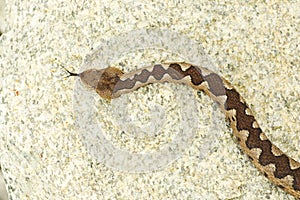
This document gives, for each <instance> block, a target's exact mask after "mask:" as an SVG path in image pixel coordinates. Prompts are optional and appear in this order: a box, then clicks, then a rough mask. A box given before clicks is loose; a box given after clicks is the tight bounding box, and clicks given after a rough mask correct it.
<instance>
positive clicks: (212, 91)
mask: <svg viewBox="0 0 300 200" xmlns="http://www.w3.org/2000/svg"><path fill="white" fill-rule="evenodd" d="M67 72H68V73H69V76H79V77H80V79H81V82H82V83H83V84H84V85H85V86H86V87H88V88H91V89H93V90H95V91H96V92H97V93H98V94H99V95H100V96H101V97H103V98H106V99H113V98H117V97H119V96H121V95H122V94H125V93H129V92H132V91H134V90H137V89H138V88H140V87H142V86H145V85H148V84H151V83H158V82H172V83H182V84H186V85H188V86H191V87H192V88H194V89H196V90H200V91H203V92H204V93H205V94H206V95H208V96H209V97H211V99H213V100H214V101H215V102H216V103H217V104H218V105H219V107H220V108H221V110H222V111H223V112H224V114H225V116H226V118H227V119H228V120H229V123H230V126H231V128H232V130H233V134H234V135H235V136H236V137H237V139H238V143H239V144H240V147H241V149H242V150H243V151H244V152H245V153H246V154H247V155H248V156H249V158H250V159H251V160H252V162H253V163H254V165H255V166H256V168H258V169H259V170H260V171H261V172H262V173H263V174H264V175H265V176H266V177H267V178H268V179H269V180H270V181H271V182H273V183H274V184H276V185H277V186H279V187H281V188H282V189H283V190H285V191H286V192H288V193H290V194H291V195H293V196H294V197H296V198H297V199H300V163H299V162H297V161H295V160H294V159H292V158H290V157H289V156H287V155H286V154H284V153H283V152H282V151H281V150H280V149H279V148H278V147H276V146H275V145H274V144H272V143H271V141H270V140H269V139H268V138H267V137H266V135H265V134H264V133H263V131H262V129H261V128H260V127H259V125H258V122H257V121H256V120H255V118H254V116H253V114H252V111H251V110H250V108H249V106H248V105H247V103H246V102H245V100H244V99H243V98H242V97H241V95H240V94H239V93H238V92H237V91H236V89H234V87H233V86H232V85H231V84H230V83H229V82H228V81H226V80H225V79H224V78H222V77H220V76H219V75H217V74H216V73H214V72H212V71H210V70H208V69H206V68H203V67H199V66H194V65H192V64H188V63H184V62H180V63H179V62H174V63H163V64H156V65H152V66H149V67H144V68H140V69H137V70H135V71H132V72H129V73H123V72H122V71H121V70H119V69H117V68H114V67H108V68H105V69H100V70H99V69H89V70H86V71H83V72H81V73H79V74H76V73H72V72H69V71H68V70H67Z"/></svg>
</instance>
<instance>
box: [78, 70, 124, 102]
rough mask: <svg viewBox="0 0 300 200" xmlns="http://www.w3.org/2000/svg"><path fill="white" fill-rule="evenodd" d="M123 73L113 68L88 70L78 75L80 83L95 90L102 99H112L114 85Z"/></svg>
mask: <svg viewBox="0 0 300 200" xmlns="http://www.w3.org/2000/svg"><path fill="white" fill-rule="evenodd" d="M122 74H123V72H122V71H121V70H119V69H117V68H115V67H108V68H105V69H89V70H86V71H83V72H81V73H79V77H80V79H81V82H82V83H83V84H84V85H85V86H86V87H88V88H91V89H93V90H95V91H96V92H97V93H98V94H99V95H100V96H101V97H102V98H105V99H112V98H114V97H113V92H114V90H115V85H116V84H117V82H118V81H119V80H120V76H121V75H122Z"/></svg>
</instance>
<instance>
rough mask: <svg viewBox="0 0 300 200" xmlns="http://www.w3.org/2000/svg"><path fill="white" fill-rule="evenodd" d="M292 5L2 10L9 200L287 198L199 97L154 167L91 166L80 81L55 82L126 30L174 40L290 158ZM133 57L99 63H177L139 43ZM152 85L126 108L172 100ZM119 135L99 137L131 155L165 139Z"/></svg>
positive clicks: (295, 7)
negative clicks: (181, 147)
mask: <svg viewBox="0 0 300 200" xmlns="http://www.w3.org/2000/svg"><path fill="white" fill-rule="evenodd" d="M299 8H300V6H299V3H298V2H297V1H294V2H293V1H290V2H282V3H278V2H273V1H263V2H260V3H257V2H256V1H247V2H244V3H240V1H218V2H217V3H216V2H212V1H202V2H201V3H195V2H193V1H175V0H174V1H152V2H151V3H149V1H134V2H131V1H130V2H129V1H85V0H78V1H57V0H54V1H47V0H43V1H42V0H40V1H39V0H35V1H34V0H31V1H9V2H7V5H6V11H7V15H6V19H7V20H6V24H4V30H5V31H4V34H3V35H2V36H1V37H0V44H1V49H0V59H1V69H2V70H1V71H0V73H1V85H0V91H1V92H0V97H1V98H0V127H1V136H0V146H1V147H2V149H1V164H2V169H3V174H4V178H5V180H6V186H7V188H8V193H9V197H10V199H74V198H76V199H293V197H291V196H290V195H288V194H286V193H285V192H284V191H282V190H281V189H279V188H277V187H276V186H274V185H272V184H271V183H270V182H269V181H268V180H267V179H266V178H265V177H264V176H263V175H262V174H261V173H259V172H258V171H257V170H256V169H255V168H254V166H253V165H252V164H251V162H250V161H249V160H248V158H247V157H246V156H245V155H244V154H243V153H242V152H241V151H240V149H239V147H238V146H237V143H236V141H235V139H234V138H233V136H232V134H231V130H230V129H229V127H228V126H227V125H226V123H225V120H224V117H223V116H222V115H221V114H220V112H219V111H215V110H218V109H217V107H216V105H214V104H212V103H211V101H210V100H209V98H207V97H205V96H204V95H200V98H198V97H197V105H198V107H199V113H200V115H201V116H200V119H199V124H200V125H199V127H200V128H199V131H198V132H197V133H196V136H195V139H194V141H193V143H192V145H191V146H190V148H188V149H186V151H185V153H184V155H183V156H182V157H180V158H179V159H177V160H176V161H175V162H173V163H172V164H170V165H169V166H167V167H165V168H164V169H163V170H160V171H157V172H152V173H127V172H122V171H116V170H113V169H110V168H108V167H107V166H105V165H104V164H102V163H99V162H97V160H96V159H95V158H93V157H92V156H91V155H90V154H89V152H88V150H87V149H86V147H85V146H84V144H83V141H82V135H81V134H80V133H79V132H78V129H77V128H76V126H74V124H75V122H76V116H75V114H74V109H73V102H74V99H73V89H74V88H75V85H76V84H79V83H78V80H75V79H63V77H64V76H65V74H64V71H63V69H62V68H61V67H60V65H63V66H65V67H66V68H68V69H70V70H72V71H75V72H77V71H79V70H80V69H83V67H84V66H83V65H84V63H86V61H85V58H86V56H87V55H88V54H91V53H92V52H93V51H94V50H95V49H97V47H98V46H99V45H100V44H103V42H104V41H105V40H109V39H110V38H112V37H115V36H117V35H119V34H122V33H125V32H130V31H133V30H140V29H142V30H143V29H149V28H160V29H167V30H171V31H175V32H177V33H180V34H181V35H183V36H185V37H188V38H190V39H191V40H193V41H196V42H197V43H198V44H199V45H202V46H203V48H204V51H205V52H206V54H207V56H208V57H209V58H210V59H211V61H212V63H214V69H216V70H217V72H218V73H219V74H221V75H222V76H224V77H225V78H226V79H228V80H229V81H231V82H232V83H233V85H235V86H236V88H237V89H238V91H239V92H240V93H241V94H242V95H243V96H244V97H245V99H246V100H247V102H248V103H249V105H250V107H251V108H252V109H253V111H254V114H255V116H256V118H257V120H258V122H259V123H260V125H261V127H262V129H263V130H265V132H266V134H267V136H268V137H269V138H270V139H271V141H273V142H274V143H275V144H276V145H277V146H279V147H280V148H281V149H282V150H283V151H284V152H288V155H290V156H291V157H293V158H295V159H296V160H298V161H300V155H299V146H300V145H299V144H300V140H299V132H300V123H299V121H300V118H299V113H300V96H299V95H300V88H299V85H300V77H299V74H300V68H299V55H300V47H299V38H300V36H299V33H300V32H299V29H300V27H299V26H300V16H299V13H300V11H299ZM119 45H120V46H122V42H120V44H119ZM120 48H121V47H120ZM122 48H123V47H122ZM131 48H132V47H130V46H128V47H127V48H124V49H125V50H124V54H123V55H121V56H120V57H119V58H114V59H115V60H114V59H111V60H109V59H110V58H108V57H107V58H105V55H101V56H102V57H104V58H105V59H107V63H108V64H113V65H115V66H116V67H119V68H122V69H124V70H127V71H129V70H130V69H133V68H135V67H139V66H140V64H141V63H143V64H144V63H148V62H159V61H162V60H164V59H168V60H172V59H178V57H181V58H183V59H185V58H186V56H187V55H184V51H183V50H181V52H182V54H181V55H177V56H178V57H177V56H175V55H173V54H172V53H174V52H167V51H165V50H162V51H161V52H159V51H158V50H157V49H156V50H155V49H154V50H153V51H152V52H153V53H152V54H149V52H148V53H147V52H146V53H145V52H144V51H145V49H146V48H145V47H144V46H143V47H142V48H141V49H140V50H137V49H131ZM189 48H190V47H189V46H186V47H184V48H182V49H189ZM111 51H112V52H113V51H117V49H111ZM158 52H159V53H158ZM89 59H93V58H89ZM105 62H106V61H103V63H104V64H105ZM104 64H103V65H104ZM160 87H161V86H158V87H157V86H151V87H149V88H148V89H147V88H146V89H141V90H140V91H138V92H137V93H135V94H132V95H136V96H135V99H133V100H132V104H131V106H134V105H137V104H141V105H142V109H144V110H145V111H146V110H147V107H146V106H145V105H147V103H148V102H149V101H150V102H151V100H152V99H151V98H152V96H154V98H153V99H156V100H155V101H158V102H165V101H168V100H169V101H172V98H169V99H168V96H167V97H166V96H165V95H161V96H163V98H165V99H161V100H160V99H159V98H161V97H160V96H155V95H156V93H159V92H157V91H161V90H162V94H167V93H168V89H167V90H164V87H162V89H161V88H160ZM170 87H172V86H170ZM178 92H180V91H178ZM172 95H173V93H172V94H171V95H170V96H169V97H172ZM132 97H133V96H132ZM145 97H147V98H145ZM95 98H98V97H96V96H95ZM149 98H150V99H149ZM157 99H158V100H157ZM98 100H99V101H102V100H100V99H99V98H98ZM155 101H154V102H155ZM100 103H102V104H104V103H107V102H100ZM91 106H94V105H91ZM133 109H134V108H133ZM136 112H137V111H136ZM135 114H137V113H135ZM174 118H175V117H174ZM145 119H147V117H145ZM172 119H173V117H170V118H169V119H168V120H170V121H172ZM112 120H113V119H112ZM107 123H110V122H107ZM215 129H217V130H218V131H217V132H215V133H214V135H210V134H209V133H211V132H213V130H215ZM119 132H120V133H121V134H119V135H118V134H116V133H117V132H114V134H112V135H109V134H107V137H108V138H110V139H111V141H113V142H114V144H116V145H119V147H120V148H127V149H129V150H131V151H141V150H143V148H145V149H147V150H149V149H150V150H151V148H154V147H155V148H157V147H159V144H160V143H164V142H166V141H168V139H169V138H168V134H165V135H161V136H158V138H155V140H154V141H155V142H151V141H148V140H146V141H144V143H143V142H139V143H135V141H134V140H133V139H132V138H130V134H127V135H124V134H122V131H119ZM169 136H170V137H171V136H172V135H169ZM128 137H129V139H128ZM207 138H209V140H208V139H207ZM200 152H201V153H200ZM203 152H204V153H203Z"/></svg>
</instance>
